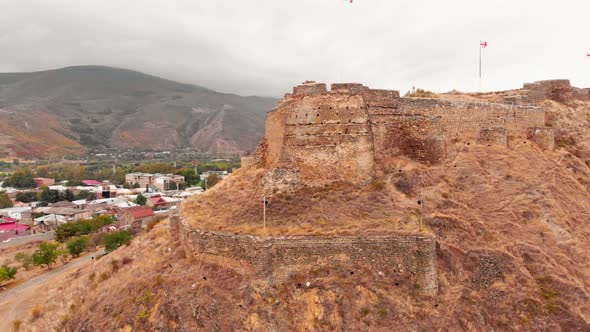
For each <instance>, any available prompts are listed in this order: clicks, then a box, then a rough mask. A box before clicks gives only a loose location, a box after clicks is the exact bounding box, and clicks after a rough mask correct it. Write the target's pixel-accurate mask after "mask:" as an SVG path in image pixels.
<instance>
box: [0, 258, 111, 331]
mask: <svg viewBox="0 0 590 332" xmlns="http://www.w3.org/2000/svg"><path fill="white" fill-rule="evenodd" d="M101 254H103V252H97V253H92V254H88V255H86V256H84V257H80V258H78V259H76V260H74V261H71V262H70V263H68V264H66V265H62V266H59V267H57V268H54V269H52V270H51V271H48V272H47V273H44V274H42V275H40V276H38V277H35V278H33V279H30V280H27V281H26V282H24V283H22V284H20V285H18V286H16V287H14V288H12V289H9V290H6V291H4V292H2V293H0V317H2V319H0V331H11V329H12V321H13V320H15V319H20V320H24V318H26V317H27V316H28V315H29V314H30V310H31V308H32V307H33V306H34V305H35V303H37V301H38V299H40V298H42V297H43V294H44V293H45V291H46V289H43V288H44V287H43V286H49V285H51V284H52V280H55V279H58V278H59V279H61V278H63V277H65V276H66V275H67V274H68V273H70V272H73V271H74V270H75V269H77V268H79V267H81V266H83V265H85V264H88V263H90V262H92V257H96V256H98V255H101Z"/></svg>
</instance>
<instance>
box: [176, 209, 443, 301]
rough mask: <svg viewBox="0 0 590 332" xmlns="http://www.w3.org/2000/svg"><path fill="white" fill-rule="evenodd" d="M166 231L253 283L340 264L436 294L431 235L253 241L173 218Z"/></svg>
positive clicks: (191, 250) (196, 253)
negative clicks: (195, 226)
mask: <svg viewBox="0 0 590 332" xmlns="http://www.w3.org/2000/svg"><path fill="white" fill-rule="evenodd" d="M170 227H171V234H172V237H173V238H175V239H176V240H178V241H180V243H181V244H182V245H183V247H184V249H185V251H186V252H187V254H190V255H192V256H193V257H195V258H197V259H204V260H207V261H215V259H222V260H223V261H224V262H226V266H234V267H236V268H239V269H240V270H241V271H242V272H244V273H248V274H250V275H251V276H252V277H253V278H255V279H256V278H260V279H264V280H268V281H270V282H281V281H285V280H289V277H290V276H292V275H295V274H298V273H305V272H306V271H310V270H313V269H322V268H323V269H328V270H327V271H328V272H329V269H331V268H335V267H336V266H338V265H339V264H341V265H345V266H348V267H357V268H359V269H362V270H369V271H373V273H374V274H376V275H379V276H382V277H383V278H385V279H384V280H386V281H387V282H390V283H392V284H395V285H399V286H400V287H405V288H406V289H407V290H408V291H411V292H416V293H418V294H421V295H429V296H430V295H436V294H437V292H438V281H437V272H436V271H437V270H436V252H435V251H436V244H435V240H434V238H433V237H431V236H426V235H420V234H411V235H410V234H396V235H388V236H371V237H360V236H339V237H324V236H292V237H286V236H277V237H257V236H251V235H237V234H233V233H222V232H212V231H204V230H198V229H194V228H192V227H191V226H190V225H188V224H187V223H186V222H185V221H183V220H182V219H180V218H179V217H177V216H174V217H172V218H171V220H170ZM232 263H233V264H232ZM352 272H353V273H354V271H352ZM358 272H359V270H357V273H358Z"/></svg>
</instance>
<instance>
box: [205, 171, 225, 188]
mask: <svg viewBox="0 0 590 332" xmlns="http://www.w3.org/2000/svg"><path fill="white" fill-rule="evenodd" d="M205 181H207V185H206V187H207V188H212V187H213V186H214V185H216V184H217V183H219V181H221V177H220V176H219V175H217V174H211V175H209V176H208V177H207V178H206V179H205ZM203 186H205V184H204V183H203Z"/></svg>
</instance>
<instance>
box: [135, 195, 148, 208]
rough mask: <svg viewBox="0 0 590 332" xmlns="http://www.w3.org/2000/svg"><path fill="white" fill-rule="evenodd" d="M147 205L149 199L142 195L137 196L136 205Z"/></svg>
mask: <svg viewBox="0 0 590 332" xmlns="http://www.w3.org/2000/svg"><path fill="white" fill-rule="evenodd" d="M146 203H147V198H145V196H144V195H142V194H139V195H137V198H136V199H135V204H137V205H145V204H146Z"/></svg>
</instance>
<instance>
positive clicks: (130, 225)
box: [120, 206, 155, 231]
mask: <svg viewBox="0 0 590 332" xmlns="http://www.w3.org/2000/svg"><path fill="white" fill-rule="evenodd" d="M154 215H155V214H154V211H153V210H152V209H151V208H150V207H149V206H135V207H131V208H128V209H125V210H124V211H123V214H122V215H121V221H120V223H121V228H123V229H133V230H136V231H139V230H141V229H142V228H146V227H147V224H148V223H149V222H150V221H151V220H153V218H154Z"/></svg>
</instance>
